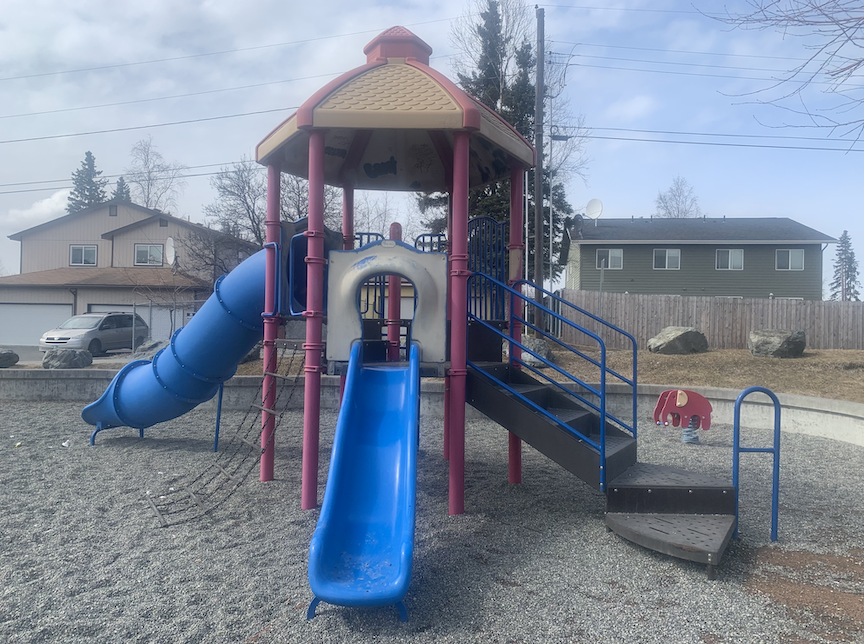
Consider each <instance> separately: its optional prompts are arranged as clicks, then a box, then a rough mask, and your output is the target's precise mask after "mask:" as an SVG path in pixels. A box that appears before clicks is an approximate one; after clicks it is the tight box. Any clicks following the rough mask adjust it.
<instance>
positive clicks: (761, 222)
mask: <svg viewBox="0 0 864 644" xmlns="http://www.w3.org/2000/svg"><path fill="white" fill-rule="evenodd" d="M567 234H569V236H570V239H571V245H570V253H569V257H568V261H567V277H566V283H565V286H566V288H571V289H577V290H589V291H597V290H600V289H601V283H602V290H603V291H604V292H608V293H638V294H654V295H699V296H715V297H755V298H791V299H804V300H821V299H822V253H823V251H824V250H825V248H826V245H827V244H833V243H836V242H837V240H836V239H834V238H833V237H829V236H828V235H825V234H823V233H820V232H819V231H817V230H813V229H812V228H809V227H808V226H805V225H803V224H799V223H798V222H797V221H793V220H792V219H789V218H786V217H759V218H747V219H743V218H742V219H733V218H729V219H727V218H725V217H724V218H708V217H702V218H698V219H661V218H648V219H644V218H639V219H635V218H631V219H597V220H588V219H586V220H580V219H578V218H577V220H576V222H575V223H574V225H573V226H571V227H570V228H568V230H567Z"/></svg>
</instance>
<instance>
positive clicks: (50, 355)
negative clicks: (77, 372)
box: [42, 349, 93, 369]
mask: <svg viewBox="0 0 864 644" xmlns="http://www.w3.org/2000/svg"><path fill="white" fill-rule="evenodd" d="M91 364H93V356H92V355H91V354H90V352H89V351H86V350H84V349H51V350H49V351H46V352H45V355H44V356H43V357H42V368H43V369H83V368H84V367H89V366H90V365H91Z"/></svg>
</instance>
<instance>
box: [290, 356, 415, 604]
mask: <svg viewBox="0 0 864 644" xmlns="http://www.w3.org/2000/svg"><path fill="white" fill-rule="evenodd" d="M409 358H410V359H409V363H408V364H407V365H405V364H401V365H400V364H398V363H390V364H388V363H381V364H374V365H368V366H364V365H363V359H362V343H361V342H355V343H354V344H353V345H352V347H351V355H350V361H349V364H348V374H347V379H346V383H345V393H344V396H343V399H342V408H341V410H340V411H339V419H338V420H337V421H336V434H335V436H334V439H333V455H332V458H331V460H330V473H329V475H328V479H327V488H326V490H325V492H324V502H323V504H322V506H321V515H320V517H319V519H318V527H317V528H316V530H315V534H314V535H313V537H312V542H311V544H310V547H309V586H310V587H311V589H312V592H313V594H314V595H315V598H314V599H313V601H312V603H311V604H310V605H309V608H308V610H307V613H306V616H307V618H308V619H311V618H313V617H314V616H315V609H316V606H317V605H318V603H319V602H321V601H324V602H326V603H328V604H335V605H339V606H386V605H395V606H396V607H397V608H398V609H399V614H400V616H401V618H402V620H403V621H406V620H407V619H408V614H407V611H406V609H405V605H404V603H403V602H402V598H403V597H404V596H405V593H406V592H407V590H408V586H409V584H410V582H411V568H412V562H413V556H414V521H415V502H416V488H417V446H418V438H419V422H420V406H419V405H420V351H419V346H418V345H416V344H414V345H412V346H411V351H410V356H409Z"/></svg>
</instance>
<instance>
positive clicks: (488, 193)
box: [417, 0, 573, 278]
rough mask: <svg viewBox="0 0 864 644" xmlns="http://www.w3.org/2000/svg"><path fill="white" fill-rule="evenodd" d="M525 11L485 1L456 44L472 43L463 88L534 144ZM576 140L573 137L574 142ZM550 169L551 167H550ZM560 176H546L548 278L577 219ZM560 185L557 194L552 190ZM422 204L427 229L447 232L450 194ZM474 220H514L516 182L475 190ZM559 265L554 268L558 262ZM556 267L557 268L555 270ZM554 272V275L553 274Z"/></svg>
mask: <svg viewBox="0 0 864 644" xmlns="http://www.w3.org/2000/svg"><path fill="white" fill-rule="evenodd" d="M519 10H520V3H519V2H514V3H502V2H498V1H496V0H485V3H484V4H483V8H482V10H480V11H479V12H478V14H476V15H478V16H479V19H478V20H477V21H476V22H473V18H472V24H471V25H470V28H468V29H462V30H461V31H460V32H458V33H455V34H454V36H453V39H454V40H458V39H460V38H461V39H471V40H472V42H471V43H465V42H462V43H461V44H460V45H459V46H457V49H461V50H462V51H463V52H464V59H463V60H461V61H457V62H460V63H461V65H460V66H458V67H457V69H459V67H461V69H462V71H459V72H457V79H458V82H459V85H460V86H461V87H462V89H464V90H465V91H466V92H467V93H468V94H470V95H472V96H473V97H475V98H476V99H477V100H479V101H480V102H482V103H483V104H484V105H486V106H487V107H489V108H490V109H492V110H494V111H496V112H498V113H499V114H500V115H501V116H502V117H503V118H504V119H505V120H506V121H507V122H508V123H510V124H511V125H512V126H513V127H514V128H515V129H516V131H517V132H519V134H521V135H522V136H523V137H525V138H526V139H528V140H529V141H531V140H532V139H533V137H534V95H535V86H534V82H533V80H532V79H533V75H534V66H535V52H534V45H533V43H532V42H531V41H530V40H529V39H528V38H527V33H526V32H525V31H524V30H522V31H521V32H520V30H519V29H517V28H514V24H517V23H520V20H521V19H522V18H524V16H522V18H520V16H517V15H516V14H514V13H512V12H514V11H515V12H518V11H519ZM570 138H573V137H570ZM544 165H545V164H544ZM556 174H557V171H555V170H551V171H550V169H549V168H548V167H546V168H544V171H543V195H544V196H543V201H544V206H545V208H544V210H545V212H546V213H548V212H549V210H548V209H549V207H550V196H551V202H552V204H551V205H552V209H553V214H554V225H553V230H552V231H551V232H550V230H549V217H548V214H547V215H546V216H544V226H543V231H542V232H541V235H540V237H541V240H542V241H543V243H542V248H543V251H544V264H545V270H544V274H545V275H550V274H551V275H554V276H557V275H559V274H560V273H561V271H562V270H563V266H561V265H560V264H559V263H557V262H554V260H550V257H549V237H550V234H551V236H552V239H553V253H552V255H553V257H555V255H557V254H558V251H559V249H560V240H561V233H562V232H563V222H564V218H565V217H567V216H570V215H572V214H573V208H572V206H571V205H570V204H569V203H568V202H567V196H566V193H565V190H564V185H563V183H560V182H556V178H557V177H556ZM553 184H554V189H553V188H551V186H552V185H553ZM533 185H534V171H533V170H531V171H529V173H528V180H527V182H526V184H525V189H526V193H527V199H528V204H527V208H526V210H525V213H524V216H525V218H526V219H527V220H528V238H529V239H530V238H533V237H534V217H533V216H532V213H533V212H534V195H533V193H532V190H531V186H533ZM417 205H418V207H419V209H420V211H421V212H422V213H423V214H424V215H425V216H426V219H425V220H424V224H425V225H426V226H427V227H428V228H429V229H430V230H433V231H439V230H442V229H443V228H446V212H447V208H446V206H447V199H446V196H444V195H439V194H432V195H419V196H418V197H417ZM468 212H469V216H470V217H482V216H487V217H492V218H493V219H496V220H498V221H501V222H504V221H508V220H509V219H510V181H509V180H505V181H499V182H495V183H491V184H487V185H485V186H481V187H479V188H474V189H472V190H471V192H470V193H469V197H468ZM533 247H534V245H533V244H528V249H527V253H526V255H525V258H524V261H525V263H526V265H527V266H528V271H529V278H531V277H532V275H531V273H532V272H533V266H534V263H533V260H532V257H533ZM553 262H554V263H553ZM550 264H551V267H550ZM550 268H551V270H550Z"/></svg>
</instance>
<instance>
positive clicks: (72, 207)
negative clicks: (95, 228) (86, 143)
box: [66, 150, 108, 215]
mask: <svg viewBox="0 0 864 644" xmlns="http://www.w3.org/2000/svg"><path fill="white" fill-rule="evenodd" d="M101 175H102V171H101V170H97V169H96V158H95V157H94V156H93V153H92V152H90V151H89V150H88V151H87V152H85V153H84V160H83V161H82V162H81V167H80V168H79V169H78V170H75V172H73V173H72V184H73V187H72V192H71V193H70V194H69V203H67V204H66V212H68V213H69V214H70V215H71V214H73V213H76V212H78V211H79V210H84V209H85V208H89V207H90V206H95V205H97V204H100V203H104V202H105V201H106V199H107V197H106V194H105V186H106V185H108V179H103V178H102V176H101Z"/></svg>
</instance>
